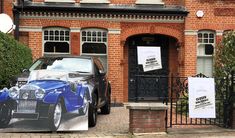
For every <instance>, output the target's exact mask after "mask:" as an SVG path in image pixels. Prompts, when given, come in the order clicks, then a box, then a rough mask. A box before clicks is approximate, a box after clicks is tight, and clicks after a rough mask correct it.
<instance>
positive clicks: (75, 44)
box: [70, 33, 80, 55]
mask: <svg viewBox="0 0 235 138" xmlns="http://www.w3.org/2000/svg"><path fill="white" fill-rule="evenodd" d="M70 37H71V39H70V40H71V42H70V44H71V54H72V55H80V33H70Z"/></svg>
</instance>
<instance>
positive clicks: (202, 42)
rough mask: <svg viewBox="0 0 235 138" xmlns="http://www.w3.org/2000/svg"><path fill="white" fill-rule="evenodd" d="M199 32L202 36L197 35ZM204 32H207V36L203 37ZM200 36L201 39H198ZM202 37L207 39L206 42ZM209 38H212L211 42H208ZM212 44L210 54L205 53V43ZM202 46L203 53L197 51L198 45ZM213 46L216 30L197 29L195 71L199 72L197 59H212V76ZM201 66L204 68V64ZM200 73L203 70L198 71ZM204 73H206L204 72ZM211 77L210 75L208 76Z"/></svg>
mask: <svg viewBox="0 0 235 138" xmlns="http://www.w3.org/2000/svg"><path fill="white" fill-rule="evenodd" d="M199 34H202V37H199ZM204 34H207V35H208V37H205V35H204ZM210 34H213V38H210ZM200 38H201V41H199V39H200ZM204 39H208V41H207V42H204ZM210 40H213V42H210ZM207 44H208V45H212V46H213V54H211V55H207V54H206V51H205V50H206V45H207ZM202 46H203V48H202V49H203V52H204V53H203V54H202V53H199V47H202ZM215 46H216V32H215V31H210V30H200V31H198V33H197V53H196V54H197V55H196V56H197V60H196V61H197V62H196V63H197V64H196V65H197V66H196V71H197V73H199V72H198V64H199V63H198V59H203V60H206V59H209V58H210V59H211V60H212V70H211V71H212V72H211V74H212V76H213V71H214V67H213V62H214V55H215ZM203 68H205V66H204V67H203ZM203 70H204V69H203ZM200 73H203V72H200ZM205 75H206V74H205ZM210 77H211V76H210Z"/></svg>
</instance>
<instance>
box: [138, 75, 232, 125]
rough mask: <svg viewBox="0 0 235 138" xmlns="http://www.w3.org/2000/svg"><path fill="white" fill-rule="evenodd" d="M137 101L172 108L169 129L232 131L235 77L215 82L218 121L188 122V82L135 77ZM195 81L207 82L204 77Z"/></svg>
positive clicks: (156, 77)
mask: <svg viewBox="0 0 235 138" xmlns="http://www.w3.org/2000/svg"><path fill="white" fill-rule="evenodd" d="M135 77H136V88H135V101H136V102H138V101H148V100H150V101H155V102H163V103H165V104H166V105H167V106H169V109H168V111H167V112H166V126H167V127H172V126H174V125H217V126H221V127H226V128H228V127H230V126H231V124H230V122H231V118H232V116H231V113H232V109H233V101H234V100H235V91H234V89H235V80H234V78H235V75H234V73H233V75H230V76H228V77H226V78H214V79H215V91H216V95H215V96H216V97H215V105H216V118H189V107H188V78H187V77H178V76H173V75H172V76H170V77H169V76H158V75H136V76H135ZM193 77H201V78H207V76H205V75H203V74H198V75H196V76H193Z"/></svg>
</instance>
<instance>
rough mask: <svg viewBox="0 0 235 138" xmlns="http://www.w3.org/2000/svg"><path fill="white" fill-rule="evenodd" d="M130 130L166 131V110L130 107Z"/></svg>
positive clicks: (136, 131) (139, 131)
mask: <svg viewBox="0 0 235 138" xmlns="http://www.w3.org/2000/svg"><path fill="white" fill-rule="evenodd" d="M129 116H130V117H129V118H130V124H129V125H130V126H129V129H130V132H132V133H153V132H165V131H166V127H165V126H166V124H165V116H166V112H165V110H134V109H130V113H129Z"/></svg>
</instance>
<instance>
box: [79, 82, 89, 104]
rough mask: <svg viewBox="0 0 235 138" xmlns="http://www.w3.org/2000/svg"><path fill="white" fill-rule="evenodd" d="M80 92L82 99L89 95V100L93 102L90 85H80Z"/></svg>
mask: <svg viewBox="0 0 235 138" xmlns="http://www.w3.org/2000/svg"><path fill="white" fill-rule="evenodd" d="M78 91H79V95H80V97H83V98H84V96H85V94H88V97H87V98H88V100H89V101H91V98H90V97H91V95H90V92H89V91H90V90H89V85H80V87H78Z"/></svg>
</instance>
